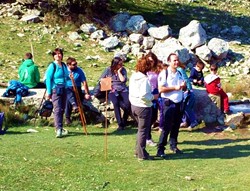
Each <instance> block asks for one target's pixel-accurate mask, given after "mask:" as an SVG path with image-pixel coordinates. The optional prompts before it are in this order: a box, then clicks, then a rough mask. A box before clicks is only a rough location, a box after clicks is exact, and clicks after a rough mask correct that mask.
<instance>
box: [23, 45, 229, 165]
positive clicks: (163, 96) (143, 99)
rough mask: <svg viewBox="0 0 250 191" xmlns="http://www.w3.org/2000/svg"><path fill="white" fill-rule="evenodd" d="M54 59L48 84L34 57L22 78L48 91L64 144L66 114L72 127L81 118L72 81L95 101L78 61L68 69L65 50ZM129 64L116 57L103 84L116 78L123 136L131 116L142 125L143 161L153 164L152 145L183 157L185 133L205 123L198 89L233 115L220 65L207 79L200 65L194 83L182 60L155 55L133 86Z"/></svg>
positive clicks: (140, 65)
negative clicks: (198, 110) (155, 131)
mask: <svg viewBox="0 0 250 191" xmlns="http://www.w3.org/2000/svg"><path fill="white" fill-rule="evenodd" d="M52 57H53V62H51V63H50V64H49V66H48V68H47V70H46V73H45V81H44V83H41V82H40V74H39V71H38V67H37V66H36V65H35V64H34V62H33V60H32V54H31V53H26V55H25V60H24V62H23V63H22V65H21V66H20V68H19V71H18V74H19V81H20V82H21V83H22V84H24V85H26V86H28V87H29V88H46V99H47V100H51V101H52V103H53V108H54V126H55V130H56V137H57V138H60V137H62V136H63V135H64V130H63V119H64V114H65V123H66V124H67V125H70V124H71V122H72V120H71V113H72V112H78V108H79V107H78V103H77V101H76V96H75V93H76V91H75V90H74V88H73V84H72V77H73V79H74V81H75V85H76V86H77V90H78V91H77V92H78V94H79V96H80V98H81V101H82V100H83V99H86V100H90V99H91V95H90V91H89V88H88V83H87V79H86V75H85V73H84V71H83V70H82V69H81V68H80V67H78V66H77V61H76V59H75V58H72V57H69V58H68V59H67V60H66V64H65V63H64V62H63V51H62V49H60V48H56V49H55V50H54V51H53V52H52ZM123 63H124V60H123V59H122V58H120V57H114V58H113V59H112V61H111V65H110V66H109V67H107V68H106V69H105V71H104V72H103V73H102V75H101V77H100V79H102V78H106V77H110V78H111V90H110V91H109V93H108V100H109V101H111V102H112V104H113V106H114V113H115V118H116V121H117V124H118V128H117V130H118V131H121V130H124V129H125V127H126V125H127V120H128V117H129V116H130V115H131V116H132V117H133V118H134V119H135V120H136V122H137V124H138V132H137V137H136V149H135V156H136V157H137V158H138V159H140V160H150V159H152V157H151V156H150V155H149V153H148V152H147V151H146V145H149V146H157V156H158V157H165V156H166V155H165V147H166V145H167V142H168V141H169V145H170V150H171V151H172V152H173V153H176V154H180V153H182V151H181V150H180V149H179V148H178V147H177V143H178V134H179V128H180V127H181V126H186V127H189V128H191V129H192V128H194V127H196V126H197V125H199V123H200V120H197V119H196V115H195V113H194V105H195V95H194V92H193V89H192V85H196V86H201V87H206V90H207V92H208V93H209V94H216V95H220V96H221V99H222V100H223V101H222V110H223V112H224V113H226V114H229V113H230V110H229V106H228V97H227V94H226V93H225V92H224V91H223V89H222V88H221V84H220V78H219V76H218V75H217V69H218V67H217V65H216V64H211V65H210V72H211V73H210V74H209V75H207V76H206V77H205V78H204V76H203V72H202V70H203V68H204V66H205V65H204V63H203V62H202V61H201V60H198V61H197V63H196V65H195V66H194V67H193V68H192V69H191V71H190V77H188V76H187V74H186V66H185V65H184V64H182V63H180V61H179V58H178V55H177V54H175V53H171V54H169V55H168V57H167V63H163V62H162V61H160V60H158V58H157V56H156V55H155V54H154V53H152V52H149V53H148V54H146V55H144V56H142V57H141V58H139V59H138V60H137V62H136V67H135V72H134V73H132V75H131V77H130V79H129V86H127V81H128V76H127V71H126V69H125V67H124V65H123ZM82 87H83V89H84V91H82ZM94 96H95V95H94ZM121 109H122V110H123V112H122V113H121ZM156 123H159V131H160V137H159V141H158V143H157V144H156V143H155V142H154V141H153V139H152V135H151V129H152V128H153V127H154V126H155V124H156Z"/></svg>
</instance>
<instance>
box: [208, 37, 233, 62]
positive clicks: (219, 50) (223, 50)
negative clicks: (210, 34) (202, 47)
mask: <svg viewBox="0 0 250 191" xmlns="http://www.w3.org/2000/svg"><path fill="white" fill-rule="evenodd" d="M208 48H209V49H210V50H211V51H212V54H213V56H214V57H215V58H216V59H223V58H226V57H227V53H228V50H229V45H228V42H226V41H225V40H223V39H219V38H212V39H211V40H210V41H209V42H208Z"/></svg>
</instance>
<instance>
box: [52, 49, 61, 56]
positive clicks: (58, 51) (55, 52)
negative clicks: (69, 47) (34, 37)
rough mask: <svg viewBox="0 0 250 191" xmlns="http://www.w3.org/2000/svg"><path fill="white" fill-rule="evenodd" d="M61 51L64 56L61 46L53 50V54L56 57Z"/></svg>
mask: <svg viewBox="0 0 250 191" xmlns="http://www.w3.org/2000/svg"><path fill="white" fill-rule="evenodd" d="M58 53H60V54H61V55H62V57H63V50H62V49H61V48H56V49H55V50H54V51H53V52H52V56H53V57H54V56H55V55H56V54H58Z"/></svg>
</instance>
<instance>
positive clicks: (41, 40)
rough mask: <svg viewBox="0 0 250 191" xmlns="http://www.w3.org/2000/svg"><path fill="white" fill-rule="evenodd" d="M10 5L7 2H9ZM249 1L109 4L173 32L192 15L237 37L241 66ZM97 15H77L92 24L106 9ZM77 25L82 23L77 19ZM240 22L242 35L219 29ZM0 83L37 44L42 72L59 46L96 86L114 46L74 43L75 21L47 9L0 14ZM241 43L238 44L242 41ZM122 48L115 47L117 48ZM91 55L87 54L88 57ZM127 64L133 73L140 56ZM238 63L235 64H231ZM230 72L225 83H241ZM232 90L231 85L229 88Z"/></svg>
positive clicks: (247, 41)
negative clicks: (38, 13)
mask: <svg viewBox="0 0 250 191" xmlns="http://www.w3.org/2000/svg"><path fill="white" fill-rule="evenodd" d="M5 5H7V4H5ZM249 5H250V2H249V1H247V0H243V1H238V0H227V1H225V2H222V1H219V0H216V1H198V0H194V1H193V0H189V1H184V0H180V1H174V0H158V1H157V0H133V1H129V0H111V1H110V3H109V6H108V8H109V11H110V12H109V13H107V14H106V15H107V17H108V16H109V15H112V14H115V13H116V12H119V11H126V12H129V13H130V14H140V15H142V16H143V17H144V18H145V20H147V22H149V23H152V24H154V25H156V26H161V25H169V26H170V27H171V29H173V35H174V36H177V35H178V32H179V30H180V28H182V27H184V26H186V25H187V24H188V23H189V22H190V21H191V20H193V19H196V20H199V21H200V22H202V23H203V26H205V27H206V31H207V33H208V36H209V38H212V37H214V36H216V37H220V38H223V39H226V40H228V41H232V42H234V41H236V43H231V44H230V49H231V50H232V51H233V52H234V53H235V54H237V55H239V57H241V58H243V61H242V60H241V61H242V63H240V62H239V61H237V60H236V61H237V63H236V64H237V65H239V64H244V62H249V57H250V56H249V52H248V50H249V47H250V38H249V36H250V35H249V34H250V28H249V27H248V26H249V25H250V18H249V17H250V12H249V7H250V6H249ZM99 15H100V17H99V18H98V14H95V16H96V18H95V19H93V18H91V19H90V16H89V15H88V16H86V15H78V22H80V21H81V23H88V22H90V21H91V22H94V21H100V20H103V22H106V21H108V18H107V17H106V18H103V15H105V14H104V13H100V14H99ZM78 24H79V23H78ZM95 24H96V25H97V26H98V27H100V28H102V29H104V30H105V31H106V32H107V34H110V30H109V28H108V26H107V23H106V25H104V26H103V25H102V26H101V25H100V23H95ZM236 25H237V26H239V27H241V28H242V29H243V30H244V31H245V32H246V33H245V34H244V35H240V36H235V35H230V34H226V35H221V33H220V31H222V30H224V29H226V28H229V27H231V26H236ZM0 30H1V34H3V35H1V36H0V66H2V68H3V70H1V71H0V82H8V81H9V80H10V79H17V69H18V67H19V65H20V63H21V59H22V58H23V55H24V53H25V52H30V51H31V49H32V48H33V51H34V58H35V62H36V63H37V64H38V65H39V68H40V71H41V76H43V74H44V71H45V69H46V67H47V65H48V63H49V62H50V61H51V60H52V57H51V56H50V55H49V52H50V51H51V50H52V49H54V48H55V47H61V48H63V49H64V50H65V58H67V57H68V56H73V57H76V58H77V60H78V63H79V65H80V66H81V67H82V68H84V70H85V72H86V74H87V77H88V80H89V84H90V85H94V84H95V82H96V80H97V79H98V76H99V75H100V73H101V71H102V70H103V69H104V68H105V67H106V66H107V65H109V63H110V60H111V59H112V57H113V55H114V51H115V50H112V51H110V52H107V51H105V49H103V47H101V46H100V45H99V43H98V42H97V41H93V40H91V39H90V38H89V36H88V35H86V34H81V35H82V40H81V42H80V44H81V46H77V45H76V44H75V43H72V42H71V41H70V40H69V38H68V32H70V31H77V30H78V25H76V23H70V22H62V21H61V20H59V19H57V17H54V16H53V14H51V13H50V14H47V15H45V16H44V18H43V22H39V23H26V22H22V21H20V20H18V19H16V18H15V17H0ZM239 42H240V43H239ZM119 48H120V47H118V48H117V49H119ZM87 57H88V59H86V58H87ZM128 60H129V61H128V62H126V64H125V66H126V68H128V70H129V73H130V72H131V70H132V69H133V68H134V64H135V60H136V58H135V57H134V56H132V55H129V58H128ZM232 67H234V66H232ZM225 77H226V79H227V80H226V81H225V82H230V84H231V83H234V82H237V81H238V80H239V79H237V76H233V77H230V78H229V79H228V76H225ZM228 88H229V89H230V87H228Z"/></svg>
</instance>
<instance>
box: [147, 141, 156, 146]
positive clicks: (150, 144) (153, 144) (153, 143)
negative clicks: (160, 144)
mask: <svg viewBox="0 0 250 191" xmlns="http://www.w3.org/2000/svg"><path fill="white" fill-rule="evenodd" d="M146 144H147V145H148V146H150V147H156V146H157V143H155V142H154V141H153V140H152V139H149V140H146Z"/></svg>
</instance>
